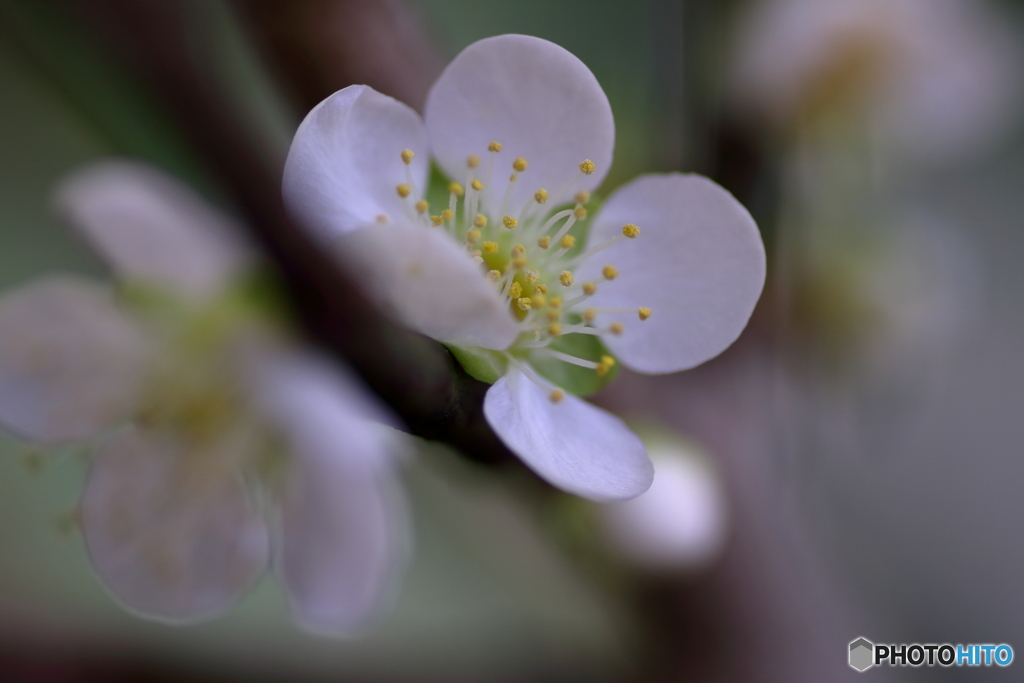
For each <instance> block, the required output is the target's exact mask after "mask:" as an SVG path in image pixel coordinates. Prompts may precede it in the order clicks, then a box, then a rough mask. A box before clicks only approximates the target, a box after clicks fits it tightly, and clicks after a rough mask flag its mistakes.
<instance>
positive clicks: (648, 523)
mask: <svg viewBox="0 0 1024 683" xmlns="http://www.w3.org/2000/svg"><path fill="white" fill-rule="evenodd" d="M648 452H649V453H650V456H651V460H653V461H654V466H655V468H656V470H657V474H656V475H655V477H654V483H653V484H651V488H649V489H648V490H647V491H646V492H644V493H642V494H641V495H639V496H637V497H636V498H634V499H633V500H627V501H623V502H619V503H611V504H609V505H606V506H604V507H602V509H601V511H600V514H601V519H602V522H603V528H604V532H605V536H606V537H607V539H608V542H609V543H610V544H611V546H612V547H613V548H614V549H615V550H616V551H617V552H618V553H620V554H621V555H622V556H623V557H624V558H625V559H627V560H628V561H630V562H632V563H634V564H636V565H639V566H643V567H647V568H650V569H663V570H664V569H686V568H694V567H699V566H702V565H705V564H707V563H708V562H710V561H711V560H713V559H714V558H715V556H716V555H717V553H718V552H719V551H720V550H721V548H722V545H723V544H724V542H725V537H726V530H727V524H726V521H727V520H726V506H725V501H724V499H723V494H722V490H721V485H720V484H719V482H718V480H717V478H716V476H715V473H714V472H713V471H712V469H711V466H710V465H709V464H708V463H707V462H706V461H705V460H706V459H705V458H704V457H703V456H702V454H700V453H699V451H696V450H695V449H694V448H692V447H688V446H686V445H683V444H678V443H673V444H668V443H661V444H657V443H655V444H648Z"/></svg>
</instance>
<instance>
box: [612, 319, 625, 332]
mask: <svg viewBox="0 0 1024 683" xmlns="http://www.w3.org/2000/svg"><path fill="white" fill-rule="evenodd" d="M625 330H626V326H625V325H623V324H622V323H619V322H614V323H612V324H611V325H609V326H608V331H609V332H611V333H612V334H622V333H623V332H624V331H625Z"/></svg>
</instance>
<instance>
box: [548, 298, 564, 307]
mask: <svg viewBox="0 0 1024 683" xmlns="http://www.w3.org/2000/svg"><path fill="white" fill-rule="evenodd" d="M550 304H551V308H561V307H562V297H560V296H553V297H551V301H550Z"/></svg>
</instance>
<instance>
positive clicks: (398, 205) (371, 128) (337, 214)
mask: <svg viewBox="0 0 1024 683" xmlns="http://www.w3.org/2000/svg"><path fill="white" fill-rule="evenodd" d="M405 149H410V150H412V151H413V152H414V153H415V155H416V156H415V157H414V158H413V160H412V164H411V166H410V167H409V170H411V172H412V180H413V182H414V184H415V185H416V187H417V188H418V190H419V192H420V193H423V192H424V191H425V190H426V183H427V172H428V170H429V168H430V166H429V154H428V148H427V136H426V131H425V130H424V129H423V122H422V121H421V120H420V117H419V114H417V113H416V112H415V111H413V110H412V109H410V108H409V107H408V106H406V105H404V104H402V103H401V102H399V101H398V100H395V99H393V98H391V97H388V96H387V95H381V94H380V93H379V92H377V91H376V90H374V89H373V88H370V87H369V86H365V85H352V86H349V87H347V88H345V89H344V90H339V91H338V92H336V93H334V94H333V95H331V96H330V97H328V98H327V99H326V100H324V101H323V102H321V103H320V104H318V105H317V106H316V107H314V108H313V110H312V111H311V112H309V114H307V115H306V118H305V120H304V121H303V122H302V124H301V125H300V126H299V129H298V131H296V133H295V139H294V140H292V147H291V150H290V151H289V152H288V160H287V161H286V162H285V167H284V199H285V203H286V204H287V205H288V209H289V211H291V213H292V214H293V215H294V216H295V217H296V219H298V220H301V221H302V222H303V223H304V224H305V225H306V226H307V227H309V228H310V229H313V230H316V231H317V232H319V233H320V234H321V235H333V234H337V233H340V232H346V231H349V230H354V229H355V228H357V227H359V226H361V225H364V224H366V223H372V222H374V221H376V220H377V217H378V216H380V215H384V216H387V217H388V218H389V219H390V220H392V221H395V220H402V219H404V218H405V217H406V216H407V212H408V211H409V210H410V208H411V207H412V205H413V204H414V203H415V202H416V196H415V195H414V196H411V197H410V198H408V199H405V200H403V199H401V198H400V197H399V196H398V194H397V192H396V191H395V188H396V186H398V185H399V184H401V183H405V182H406V167H405V164H404V163H403V162H402V156H401V155H402V151H403V150H405Z"/></svg>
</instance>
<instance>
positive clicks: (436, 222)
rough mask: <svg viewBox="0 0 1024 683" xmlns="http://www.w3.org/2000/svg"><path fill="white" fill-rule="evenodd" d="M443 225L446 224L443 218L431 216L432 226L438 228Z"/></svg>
mask: <svg viewBox="0 0 1024 683" xmlns="http://www.w3.org/2000/svg"><path fill="white" fill-rule="evenodd" d="M442 223H444V219H443V218H441V217H440V216H431V217H430V224H431V225H433V226H434V227H435V228H436V227H437V226H439V225H441V224H442Z"/></svg>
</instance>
